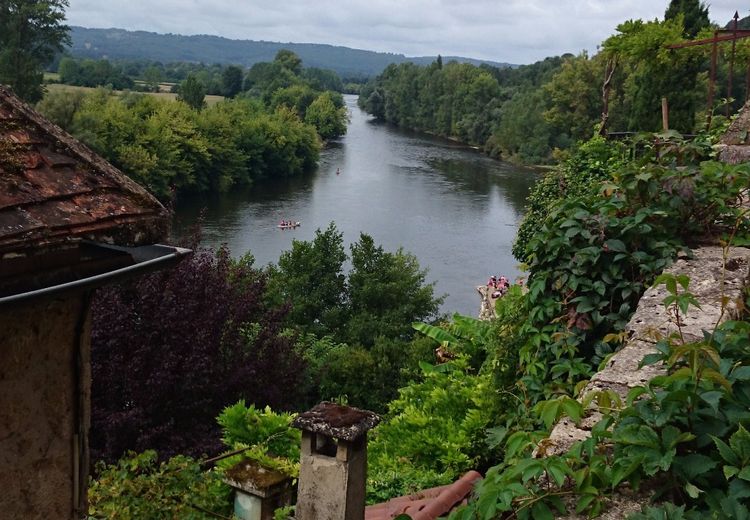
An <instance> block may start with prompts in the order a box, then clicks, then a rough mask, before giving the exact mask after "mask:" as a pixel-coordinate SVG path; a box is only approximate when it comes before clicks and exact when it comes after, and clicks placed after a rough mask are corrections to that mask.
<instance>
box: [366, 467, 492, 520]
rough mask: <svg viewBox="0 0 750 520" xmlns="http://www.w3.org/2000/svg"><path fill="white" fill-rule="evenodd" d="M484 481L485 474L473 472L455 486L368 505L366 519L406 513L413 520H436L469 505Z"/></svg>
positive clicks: (385, 517) (372, 519)
mask: <svg viewBox="0 0 750 520" xmlns="http://www.w3.org/2000/svg"><path fill="white" fill-rule="evenodd" d="M481 478H482V475H480V474H479V473H477V472H476V471H469V472H468V473H466V474H465V475H464V476H463V477H461V478H460V479H459V480H457V481H456V482H454V483H453V484H449V485H447V486H440V487H436V488H431V489H425V490H424V491H420V492H419V493H416V494H414V495H409V496H405V497H398V498H393V499H391V500H389V501H388V502H383V503H382V504H376V505H374V506H368V507H367V508H366V509H365V520H391V519H392V518H396V517H397V516H398V515H403V514H406V515H409V516H410V517H411V518H412V520H435V519H436V518H439V517H441V516H443V515H446V514H448V513H450V512H451V511H452V510H453V508H455V507H457V506H459V505H461V504H463V503H465V502H466V500H467V498H468V496H469V494H470V493H471V491H472V489H474V484H475V483H476V482H477V481H478V480H481Z"/></svg>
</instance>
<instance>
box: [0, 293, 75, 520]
mask: <svg viewBox="0 0 750 520" xmlns="http://www.w3.org/2000/svg"><path fill="white" fill-rule="evenodd" d="M85 305H86V303H85V301H84V298H83V297H82V296H74V297H67V298H64V299H55V300H49V299H47V300H44V301H40V302H39V303H35V304H28V305H23V306H18V307H11V308H0V490H1V491H0V519H2V520H5V519H8V520H10V519H21V518H23V519H36V518H39V519H42V518H43V519H52V518H54V519H70V518H75V512H74V507H75V503H76V498H75V497H74V494H75V493H76V492H77V490H78V486H77V484H76V483H74V480H75V466H76V463H77V453H76V451H77V450H75V449H74V442H76V440H77V439H76V438H75V437H74V435H75V429H76V425H77V422H78V420H77V417H78V416H79V413H80V412H81V410H79V396H80V393H79V391H80V389H79V385H78V384H77V382H76V379H77V378H76V366H77V365H78V360H77V357H78V356H79V355H80V353H79V345H83V349H84V350H85V351H86V352H84V355H85V356H87V349H88V347H89V340H88V338H89V336H90V335H89V330H88V322H89V319H88V312H87V309H86V310H85V311H84V309H85ZM82 312H85V314H82ZM82 316H83V321H81V320H82ZM81 330H82V331H83V337H84V338H85V340H84V341H83V342H82V343H81V342H80V338H79V336H80V334H79V333H80V332H81ZM78 380H79V381H83V386H82V390H83V391H84V392H88V389H89V388H90V386H89V379H88V371H87V370H85V371H84V373H83V374H81V375H80V377H79V378H78ZM82 412H83V414H84V416H85V415H87V412H88V410H83V411H82ZM84 471H85V470H84Z"/></svg>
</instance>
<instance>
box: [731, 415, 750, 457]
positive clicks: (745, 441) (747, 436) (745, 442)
mask: <svg viewBox="0 0 750 520" xmlns="http://www.w3.org/2000/svg"><path fill="white" fill-rule="evenodd" d="M729 445H730V446H731V447H732V451H733V452H734V453H735V454H737V456H738V457H739V459H740V461H741V462H742V465H746V464H748V463H750V433H748V431H747V430H746V429H745V428H744V427H743V426H742V425H741V424H740V427H739V429H738V430H737V431H736V432H734V434H732V436H731V437H730V438H729ZM738 465H739V464H738Z"/></svg>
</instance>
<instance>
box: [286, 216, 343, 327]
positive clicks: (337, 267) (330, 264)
mask: <svg viewBox="0 0 750 520" xmlns="http://www.w3.org/2000/svg"><path fill="white" fill-rule="evenodd" d="M345 261H346V251H345V250H344V241H343V235H342V234H341V232H340V231H339V230H338V229H336V225H335V224H333V223H331V224H330V225H329V226H328V228H327V229H326V230H325V231H321V230H320V229H318V230H317V231H316V232H315V238H314V239H313V240H312V241H311V242H307V241H298V240H295V241H293V242H292V249H291V250H289V251H285V252H283V253H282V254H281V257H280V258H279V263H278V269H275V270H272V272H271V288H272V292H274V293H276V294H277V295H278V296H280V297H281V299H282V301H288V302H290V303H291V304H292V309H291V311H290V313H289V322H290V323H293V324H295V325H298V326H299V327H300V328H301V329H302V330H304V331H305V332H313V333H316V334H320V335H324V334H330V333H332V332H333V331H335V330H336V329H337V328H338V327H339V326H340V325H341V323H342V319H343V315H344V312H345V309H344V300H345V295H346V277H345V276H344V272H343V267H344V262H345Z"/></svg>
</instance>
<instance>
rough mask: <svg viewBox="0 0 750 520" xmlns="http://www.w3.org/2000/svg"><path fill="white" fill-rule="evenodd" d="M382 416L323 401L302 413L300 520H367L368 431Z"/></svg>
mask: <svg viewBox="0 0 750 520" xmlns="http://www.w3.org/2000/svg"><path fill="white" fill-rule="evenodd" d="M379 422H380V417H379V416H378V415H376V414H374V413H372V412H368V411H367V410H360V409H358V408H352V407H349V406H341V405H338V404H335V403H330V402H327V401H324V402H322V403H320V404H319V405H317V406H315V407H314V408H313V409H312V410H310V411H308V412H305V413H303V414H300V415H298V416H297V418H296V419H295V420H294V422H293V423H292V425H293V426H294V427H295V428H299V429H300V430H302V450H301V452H302V453H301V461H300V470H299V488H298V491H297V507H296V509H295V512H294V517H295V519H296V520H363V519H364V517H365V485H366V482H367V431H368V430H371V429H372V428H373V427H375V425H377V424H378V423H379Z"/></svg>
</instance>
